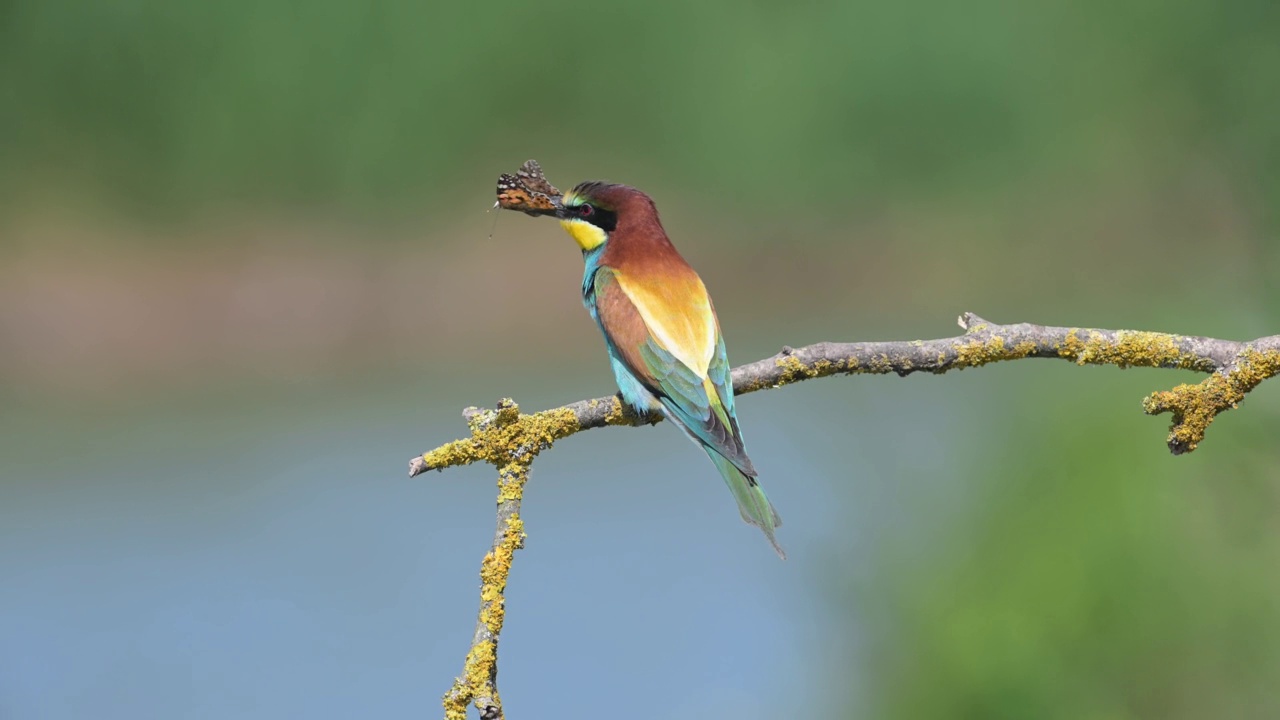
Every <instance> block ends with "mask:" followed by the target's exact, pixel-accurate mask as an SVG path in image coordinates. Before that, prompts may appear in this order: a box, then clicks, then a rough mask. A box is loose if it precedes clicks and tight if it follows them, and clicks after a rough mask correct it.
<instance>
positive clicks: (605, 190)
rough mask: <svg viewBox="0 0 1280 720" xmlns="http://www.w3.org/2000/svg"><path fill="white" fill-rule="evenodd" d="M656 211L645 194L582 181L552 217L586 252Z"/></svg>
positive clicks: (655, 215)
mask: <svg viewBox="0 0 1280 720" xmlns="http://www.w3.org/2000/svg"><path fill="white" fill-rule="evenodd" d="M657 215H658V211H657V209H656V208H655V207H654V205H653V200H651V199H649V196H648V195H645V194H644V193H642V192H640V191H639V190H636V189H635V188H633V187H627V186H626V185H612V184H609V183H602V182H584V183H581V184H579V185H578V186H577V187H575V188H573V189H572V190H570V191H569V192H567V193H565V194H564V197H563V198H561V200H560V207H559V208H558V209H557V210H556V217H558V218H560V225H561V226H563V227H564V229H565V230H566V231H567V232H568V233H569V235H570V237H572V238H573V239H574V240H575V241H576V242H577V243H578V245H579V246H580V247H581V248H582V249H583V250H584V251H587V252H590V251H592V250H595V249H596V248H599V247H600V246H601V245H604V244H605V242H607V241H608V240H609V237H610V235H611V234H612V233H613V232H614V231H615V230H617V229H618V227H619V226H622V227H623V228H624V229H625V227H627V226H628V225H634V224H635V223H638V222H643V221H645V220H648V219H650V218H652V219H653V220H654V221H655V222H656V221H657Z"/></svg>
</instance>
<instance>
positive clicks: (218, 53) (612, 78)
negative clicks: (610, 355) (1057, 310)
mask: <svg viewBox="0 0 1280 720" xmlns="http://www.w3.org/2000/svg"><path fill="white" fill-rule="evenodd" d="M0 12H3V13H4V16H3V18H2V20H3V21H2V22H0V88H2V90H0V93H3V96H0V137H3V138H5V139H6V141H5V142H6V144H7V145H8V147H6V148H4V151H3V152H0V178H2V179H3V182H4V183H5V185H6V186H8V187H9V188H11V189H20V190H21V191H22V193H24V194H27V195H31V194H36V195H41V194H47V193H48V192H51V191H52V192H66V191H67V190H66V188H68V187H79V188H80V190H79V192H86V193H88V194H89V195H90V196H94V197H100V198H104V199H105V200H106V201H107V202H111V203H117V204H119V203H125V204H126V205H127V206H129V207H132V208H133V211H135V212H138V213H148V212H155V211H156V209H157V208H161V207H163V208H164V209H165V210H164V212H165V213H168V214H175V213H176V214H177V215H179V216H182V215H183V214H184V213H187V212H189V211H191V210H196V209H200V208H204V207H208V206H215V207H217V206H224V205H231V206H239V205H244V204H254V205H265V206H267V207H278V206H284V207H289V206H318V205H324V206H332V207H336V208H339V209H345V210H347V211H354V212H359V213H369V214H370V215H372V216H379V215H385V214H386V213H389V212H393V211H396V210H407V209H410V208H412V207H413V206H415V205H417V204H420V203H421V202H422V198H424V197H430V196H435V197H440V196H441V194H443V197H445V198H449V197H451V195H450V191H449V188H452V187H454V186H456V185H459V184H461V183H468V184H469V183H471V182H473V181H477V180H478V181H480V182H489V181H491V179H492V178H491V176H493V175H494V174H495V173H496V172H498V171H500V170H509V169H510V168H511V167H512V166H513V165H514V164H515V163H517V162H519V161H521V160H523V159H525V157H526V156H536V157H538V158H540V159H542V160H544V162H546V163H547V165H548V167H550V168H552V169H553V173H554V176H555V177H556V178H557V179H559V177H560V175H561V174H562V173H568V175H567V176H566V177H565V178H563V180H562V182H572V181H576V180H577V179H580V178H579V177H577V174H582V173H586V174H592V173H596V174H603V173H613V174H614V176H615V177H617V176H622V175H623V174H624V170H625V171H626V173H628V174H629V175H634V174H637V173H640V174H643V172H644V171H643V170H637V168H645V167H649V168H661V172H662V173H663V174H664V175H666V180H667V183H668V184H673V185H675V186H677V187H684V188H685V189H693V188H697V189H699V190H700V191H701V192H702V193H703V194H704V195H707V194H710V195H711V196H712V197H715V196H719V197H720V199H721V200H722V201H724V202H730V203H732V202H739V203H742V204H743V205H744V206H746V205H747V204H748V203H752V204H754V203H759V202H761V201H768V200H775V201H776V200H778V199H779V197H780V196H781V197H782V198H785V200H786V202H787V203H788V204H790V205H791V206H793V207H794V204H795V203H802V204H803V203H813V204H818V203H825V202H832V201H840V203H841V205H842V207H844V208H846V209H847V208H848V207H850V206H851V203H852V204H867V205H872V204H875V203H879V202H882V201H883V200H884V199H885V198H886V197H894V196H897V195H900V194H902V193H907V192H910V193H918V192H927V191H929V190H930V189H934V190H954V189H956V188H974V187H977V188H983V187H991V188H993V189H995V190H1002V189H1006V188H1008V187H1009V186H1011V185H1015V184H1017V183H1021V182H1023V181H1025V179H1026V178H1027V177H1028V176H1037V177H1038V176H1044V175H1049V176H1052V175H1055V174H1070V173H1073V172H1078V171H1084V172H1094V171H1097V170H1098V169H1099V168H1106V167H1108V166H1116V167H1124V168H1127V169H1126V170H1125V172H1135V171H1136V172H1143V171H1144V169H1146V170H1147V171H1150V172H1151V173H1153V174H1159V175H1162V176H1163V175H1164V174H1166V173H1169V172H1173V173H1177V172H1179V171H1181V170H1182V168H1179V167H1176V165H1177V164H1179V163H1185V162H1187V161H1188V158H1189V157H1192V158H1195V157H1200V158H1202V159H1204V160H1206V161H1207V162H1216V163H1222V164H1227V165H1231V166H1232V167H1237V166H1238V167H1239V168H1241V169H1242V170H1243V171H1244V172H1245V173H1246V174H1247V175H1248V176H1249V177H1252V178H1253V179H1254V180H1255V181H1256V182H1255V183H1253V184H1254V191H1255V192H1257V193H1258V198H1259V200H1268V199H1269V200H1272V201H1274V200H1277V199H1280V195H1278V194H1277V186H1276V184H1275V182H1276V177H1275V176H1274V174H1273V172H1272V171H1271V170H1270V169H1271V168H1274V167H1275V165H1276V163H1277V161H1280V158H1277V156H1276V153H1277V152H1278V151H1277V149H1276V148H1278V147H1280V142H1276V141H1277V139H1280V138H1277V133H1278V132H1280V131H1277V129H1276V128H1277V124H1276V123H1274V122H1273V121H1272V119H1273V118H1274V117H1276V115H1277V114H1280V103H1278V102H1277V95H1278V93H1277V91H1276V89H1275V83H1274V82H1273V80H1274V78H1275V77H1276V76H1277V75H1280V50H1277V48H1278V47H1280V44H1278V43H1276V42H1274V35H1273V33H1272V32H1271V31H1270V30H1269V28H1274V27H1276V23H1277V21H1280V17H1278V15H1280V10H1277V6H1276V5H1275V4H1274V3H1267V2H1261V1H1259V2H1229V3H1214V2H1207V1H1204V2H1172V3H1170V2H1154V0H1145V1H1139V2H1128V3H1122V4H1121V5H1118V6H1117V5H1116V4H1114V3H1104V2H1102V1H1101V0H1088V1H1086V2H1077V3H1048V4H1045V3H1039V4H1022V5H1019V4H1012V5H1011V4H1008V3H997V2H990V1H987V0H981V1H979V2H976V3H964V4H960V5H957V4H950V3H941V2H911V3H869V2H858V3H801V4H792V5H789V6H786V7H785V8H784V7H781V6H778V7H774V6H769V5H765V4H756V5H754V6H745V7H744V6H743V5H741V4H740V3H730V2H723V1H716V2H707V3H693V4H690V3H682V2H676V1H675V0H658V1H657V2H654V3H645V4H643V5H634V4H631V5H610V4H596V5H592V6H589V7H587V6H581V5H578V4H573V3H564V2H544V3H538V4H532V5H531V4H529V3H519V2H514V0H497V1H496V2H491V3H479V4H477V3H410V2H375V3H355V4H353V3H344V2H337V1H336V0H319V1H318V2H312V3H302V4H299V3H294V2H288V1H287V0H262V1H261V2H246V1H245V0H231V1H230V2H224V3H170V2H158V1H157V0H128V1H126V2H122V3H108V4H102V3H91V2H84V0H67V1H65V2H56V3H50V2H39V1H37V0H12V1H11V2H9V3H6V4H5V6H4V9H3V10H2V11H0ZM1188 148H1193V149H1194V151H1193V152H1187V149H1188ZM486 163H487V164H486ZM1170 163H1173V164H1174V165H1175V166H1174V167H1169V164H1170ZM652 172H658V171H657V170H653V171H652ZM627 179H631V178H630V177H628V178H627ZM468 186H469V185H468Z"/></svg>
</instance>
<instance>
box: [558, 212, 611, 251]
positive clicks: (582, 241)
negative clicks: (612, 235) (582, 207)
mask: <svg viewBox="0 0 1280 720" xmlns="http://www.w3.org/2000/svg"><path fill="white" fill-rule="evenodd" d="M560 227H562V228H564V230H565V232H567V233H569V236H570V237H572V238H573V239H574V241H576V242H577V243H578V246H579V247H581V248H582V249H583V250H587V251H591V250H595V249H596V248H598V247H600V246H601V245H603V244H604V241H605V240H608V239H609V233H607V232H605V231H604V230H601V229H600V228H598V227H596V226H595V225H592V224H591V223H589V222H587V221H586V220H582V219H579V218H565V219H563V220H561V221H560Z"/></svg>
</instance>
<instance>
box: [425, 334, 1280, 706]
mask: <svg viewBox="0 0 1280 720" xmlns="http://www.w3.org/2000/svg"><path fill="white" fill-rule="evenodd" d="M959 323H960V327H961V328H963V329H964V331H965V332H964V333H963V334H961V335H958V336H956V337H951V338H942V339H938V340H914V341H902V342H864V343H818V344H816V345H809V346H807V347H802V348H798V349H792V348H789V347H787V348H783V350H782V352H780V353H778V354H777V355H774V356H773V357H770V358H765V359H763V360H759V361H756V362H754V363H750V364H748V365H743V366H741V367H738V368H734V370H733V388H734V392H735V393H736V394H739V395H742V394H746V393H750V392H755V391H757V390H764V389H768V388H777V387H782V386H783V385H790V384H791V383H795V382H800V381H802V380H811V379H813V378H820V377H827V376H828V375H837V374H841V375H855V374H869V375H884V374H888V373H896V374H898V375H899V376H903V377H905V376H907V375H910V374H912V373H917V372H929V373H934V374H941V373H945V372H947V371H949V370H962V369H964V368H972V367H980V366H982V365H986V364H988V363H993V362H1001V361H1005V360H1020V359H1022V358H1033V357H1035V358H1058V359H1062V360H1069V361H1071V362H1074V363H1076V364H1078V365H1115V366H1117V367H1120V368H1127V367H1160V368H1180V369H1184V370H1194V371H1197V372H1202V373H1209V374H1210V375H1209V377H1208V378H1207V379H1205V380H1204V381H1203V382H1200V383H1199V384H1196V385H1187V384H1183V385H1178V386H1177V387H1175V388H1173V389H1172V390H1164V391H1158V392H1154V393H1152V394H1151V395H1149V396H1147V397H1146V398H1145V399H1144V400H1143V402H1142V407H1143V410H1144V411H1145V412H1146V413H1147V414H1148V415H1159V414H1162V413H1166V412H1167V413H1170V414H1171V415H1172V417H1173V422H1172V425H1171V427H1170V430H1169V436H1168V439H1167V440H1166V442H1167V444H1168V446H1169V450H1170V451H1171V452H1173V454H1175V455H1180V454H1182V453H1186V452H1191V451H1192V450H1195V449H1196V447H1197V446H1198V445H1199V443H1200V441H1202V440H1203V439H1204V434H1205V431H1206V430H1207V429H1208V427H1209V425H1210V423H1212V422H1213V420H1214V418H1216V417H1217V416H1218V414H1219V413H1222V412H1225V411H1227V410H1230V409H1232V408H1235V407H1237V406H1239V404H1240V402H1241V401H1242V400H1244V396H1245V394H1247V393H1248V392H1249V391H1250V390H1252V389H1253V388H1255V387H1257V386H1258V384H1259V383H1261V382H1262V381H1263V380H1266V379H1267V378H1270V377H1273V376H1275V375H1277V374H1280V335H1272V336H1270V337H1265V338H1259V339H1257V340H1253V341H1250V342H1236V341H1233V340H1217V339H1214V338H1205V337H1191V336H1185V335H1170V334H1166V333H1158V332H1147V331H1139V330H1093V329H1087V328H1066V327H1049V326H1043V325H1031V324H1026V323H1020V324H1017V325H997V324H994V323H990V322H987V321H986V320H983V319H982V318H980V317H978V316H977V315H974V314H972V313H965V314H963V315H961V316H960V318H959ZM463 415H464V417H466V418H467V421H468V424H469V425H470V427H471V437H469V438H464V439H461V440H455V441H453V442H451V443H448V444H445V445H442V446H440V447H438V448H436V449H435V450H431V451H429V452H426V453H423V454H422V455H420V456H418V457H416V458H414V459H413V460H411V461H410V463H409V476H410V477H413V476H415V475H419V474H421V473H424V472H426V471H428V470H443V469H444V468H447V467H453V466H455V465H468V464H470V463H473V462H476V461H485V462H488V463H490V464H492V465H494V466H495V467H497V468H498V526H497V531H496V533H495V535H494V543H493V548H492V549H491V550H490V551H489V553H488V554H487V555H486V556H485V559H484V563H483V565H482V566H481V570H480V580H481V591H480V598H481V600H480V615H479V620H478V622H477V624H476V633H475V637H474V639H473V641H472V644H471V651H470V652H469V653H468V654H467V660H466V664H465V666H464V669H463V674H462V676H461V677H459V678H458V679H457V680H456V681H455V682H454V685H453V688H452V689H450V691H449V692H448V693H447V694H446V695H445V698H444V705H445V716H446V718H450V719H451V720H452V719H454V718H459V719H460V718H465V717H466V708H467V705H468V703H470V702H473V701H474V702H475V704H476V708H477V709H478V710H480V716H481V718H484V719H485V720H492V719H494V718H501V717H502V703H501V701H500V700H499V699H498V692H497V645H498V636H499V634H500V633H501V631H502V619H503V610H504V594H503V593H504V592H505V589H506V583H507V576H508V574H509V572H510V569H511V559H512V555H513V554H514V552H515V551H516V550H518V549H519V548H520V547H522V546H523V542H524V526H523V523H522V522H521V520H520V516H519V513H520V501H521V498H522V497H523V493H524V485H525V482H526V481H527V480H528V477H529V467H530V465H531V464H532V463H533V458H534V457H536V456H537V454H538V453H539V452H541V451H542V450H545V449H547V448H549V447H551V445H552V444H553V443H554V442H555V441H557V440H559V439H561V438H565V437H568V436H570V435H573V434H575V433H578V432H581V431H583V430H589V429H591V428H598V427H605V426H607V425H644V424H653V423H657V422H660V421H661V420H662V418H661V416H659V415H648V416H637V415H636V414H634V413H633V412H631V411H630V409H629V408H626V407H624V405H623V404H622V403H621V401H620V400H619V398H618V396H616V395H614V396H610V397H601V398H595V399H593V400H580V401H578V402H575V403H572V404H570V405H565V406H563V407H559V408H555V409H553V410H544V411H542V412H539V413H534V414H532V415H521V414H520V411H519V408H518V407H517V406H516V404H515V403H514V402H513V401H511V400H503V401H501V402H500V403H498V407H497V408H496V409H495V410H484V411H480V410H477V409H475V408H467V410H465V411H464V412H463Z"/></svg>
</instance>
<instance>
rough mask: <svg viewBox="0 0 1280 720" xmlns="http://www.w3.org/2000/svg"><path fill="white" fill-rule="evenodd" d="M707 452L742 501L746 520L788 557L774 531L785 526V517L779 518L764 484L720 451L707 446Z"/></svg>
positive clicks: (726, 482)
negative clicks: (744, 471)
mask: <svg viewBox="0 0 1280 720" xmlns="http://www.w3.org/2000/svg"><path fill="white" fill-rule="evenodd" d="M706 451H707V455H708V456H709V457H710V458H711V462H713V463H715V465H716V468H717V469H719V470H720V475H721V476H722V477H724V483H725V485H728V486H729V491H730V492H732V493H733V497H734V499H736V500H737V501H738V511H739V512H740V513H742V519H743V520H744V521H745V522H746V523H747V524H749V525H755V526H756V527H758V528H760V529H761V530H762V531H763V532H764V536H765V537H767V538H768V539H769V544H771V545H773V549H774V551H775V552H777V553H778V557H780V558H782V559H783V560H786V559H787V554H786V553H785V552H783V550H782V546H781V545H779V544H778V539H777V538H776V537H774V530H775V529H776V528H778V527H779V526H781V525H782V518H780V517H778V511H777V510H774V509H773V505H772V504H771V503H770V502H769V498H768V496H766V495H765V494H764V488H762V487H760V484H759V483H757V482H756V479H755V478H753V477H749V476H747V475H744V474H743V472H742V471H741V470H739V469H738V468H737V467H736V466H734V464H733V463H731V462H729V461H728V460H727V459H725V457H724V456H723V455H721V454H720V453H718V452H716V451H715V450H713V449H711V448H706Z"/></svg>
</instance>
